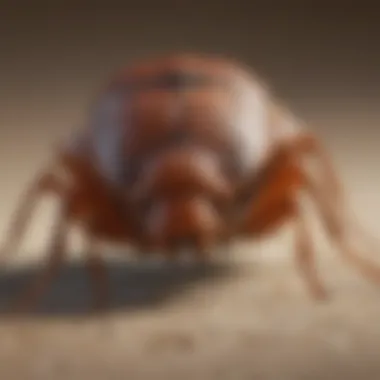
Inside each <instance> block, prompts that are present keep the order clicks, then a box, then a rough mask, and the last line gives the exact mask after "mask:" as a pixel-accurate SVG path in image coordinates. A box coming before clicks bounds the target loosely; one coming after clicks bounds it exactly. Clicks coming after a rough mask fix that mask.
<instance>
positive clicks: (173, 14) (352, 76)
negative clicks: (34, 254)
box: [0, 0, 380, 380]
mask: <svg viewBox="0 0 380 380" xmlns="http://www.w3.org/2000/svg"><path fill="white" fill-rule="evenodd" d="M7 3H8V4H7ZM339 3H340V4H341V5H338V4H339ZM378 15H379V11H378V9H377V7H376V5H375V2H372V4H371V3H370V2H365V1H361V2H346V3H344V2H327V1H325V2H324V1H311V0H310V1H305V0H304V1H282V2H280V1H278V2H275V1H272V2H271V1H261V2H260V1H253V0H252V1H245V2H243V1H230V2H218V1H216V0H214V1H198V2H195V1H194V2H191V1H160V2H147V1H144V0H141V1H138V2H137V1H135V2H133V1H131V2H125V3H124V4H123V5H121V4H119V5H116V4H112V3H111V2H104V3H103V5H102V6H98V5H96V4H95V3H91V2H88V3H87V4H86V3H84V2H82V3H80V2H69V1H67V2H65V3H63V2H62V3H59V2H50V3H48V2H46V3H43V2H30V3H24V4H23V5H19V3H15V2H13V3H11V2H7V1H3V2H2V3H1V5H0V52H1V54H0V158H1V159H0V176H1V198H0V210H1V218H0V223H1V225H0V227H1V230H0V231H1V232H2V233H5V231H6V226H7V223H8V221H9V217H10V215H11V212H12V211H13V209H14V207H15V206H16V202H17V200H18V197H19V195H20V194H21V191H22V189H23V186H25V185H26V184H27V183H28V181H30V180H31V178H32V176H33V173H34V172H35V171H36V170H38V168H39V167H40V166H41V165H42V164H43V163H44V162H45V160H47V159H48V158H49V155H50V154H51V152H52V144H53V143H54V142H55V141H56V139H57V138H61V137H62V136H66V135H67V134H68V132H69V131H71V130H75V129H76V128H77V127H78V126H80V124H81V122H82V121H83V120H84V117H85V116H86V113H85V112H86V110H87V106H88V105H89V103H90V101H91V100H92V97H93V96H94V94H95V92H96V91H97V90H98V89H99V88H100V87H101V86H103V85H104V84H105V83H106V82H107V80H108V79H109V77H110V76H111V75H112V74H113V73H114V71H115V70H117V69H119V68H120V67H122V66H124V65H126V64H128V63H129V62H131V61H134V60H136V59H140V58H143V57H149V56H150V55H155V54H157V53H159V54H162V53H164V52H173V51H177V50H179V51H191V52H197V51H199V52H206V53H207V52H211V53H220V54H223V55H229V56H232V57H235V58H238V59H240V60H241V61H243V62H245V63H247V64H249V65H251V66H252V68H253V69H254V70H255V71H256V72H258V73H259V74H260V75H261V76H262V77H263V78H264V79H265V80H266V81H267V82H268V83H269V84H270V86H271V87H272V89H273V91H274V93H275V94H276V95H277V96H278V97H280V98H281V99H283V100H284V101H285V102H286V103H287V104H288V105H289V107H290V108H291V109H292V110H293V112H294V113H296V114H297V115H298V116H300V117H301V118H303V119H304V120H306V121H307V122H309V123H310V127H311V128H312V129H313V130H315V131H316V132H317V133H318V134H319V135H320V136H321V137H322V138H323V139H324V141H325V143H326V145H327V146H328V148H329V149H330V151H331V155H332V157H333V158H334V160H335V162H336V166H337V168H338V170H339V173H340V174H341V177H342V179H343V181H344V182H345V185H346V187H347V193H348V195H349V197H350V199H351V201H352V207H353V208H354V210H355V212H356V214H357V216H358V217H359V218H360V220H361V221H362V222H363V224H365V225H366V226H367V229H368V230H369V231H371V232H372V233H373V234H374V235H378V234H379V233H380V226H379V217H378V215H379V212H380V207H379V204H378V194H379V191H380V181H379V179H378V160H379V152H378V150H379V149H378V144H379V141H380V129H379V128H378V124H379V121H380V108H379V101H380V70H379V65H380V49H379V36H380V23H379V18H378ZM43 226H44V224H43V223H38V224H37V225H36V228H37V230H38V231H39V232H36V234H37V235H33V236H39V235H38V233H42V232H44V227H43ZM3 231H4V232H3ZM276 236H277V235H276ZM32 240H33V242H31V244H32V243H33V244H37V245H39V244H40V240H39V239H34V238H33V239H32ZM265 244H266V243H265ZM276 244H277V245H276V248H272V249H275V250H276V252H277V250H278V248H279V247H280V248H281V250H283V251H284V252H285V253H284V255H283V256H284V262H283V263H281V265H280V264H277V263H273V262H272V263H269V264H267V266H265V265H264V264H262V266H261V267H260V269H255V270H257V271H258V273H257V274H256V275H255V276H252V275H250V276H247V277H244V276H242V277H238V278H235V279H234V280H228V281H227V282H222V283H220V284H219V285H218V286H216V285H212V286H211V285H209V287H206V286H203V287H200V288H199V290H198V291H194V292H195V293H194V292H193V293H191V294H190V295H187V296H184V298H180V299H179V300H177V301H176V302H174V301H173V303H170V304H169V306H165V307H164V306H161V307H160V308H158V310H157V308H156V309H155V311H152V310H151V311H149V312H148V311H144V312H143V311H141V312H139V313H135V314H132V315H129V314H128V315H124V314H122V313H121V314H120V315H119V314H118V315H117V316H115V315H113V316H109V317H103V318H100V317H99V318H98V319H96V318H95V319H93V318H92V319H91V320H88V319H85V320H81V321H80V322H78V321H76V322H73V321H72V320H71V319H68V318H66V317H62V318H61V319H58V320H55V322H54V323H53V322H51V323H48V324H47V323H45V322H41V320H39V319H37V320H35V319H31V320H26V322H25V320H23V322H20V321H14V320H10V321H9V320H7V321H4V322H2V321H1V322H0V332H1V334H2V335H0V336H1V337H2V338H1V340H2V344H1V349H0V377H1V378H3V377H4V379H5V378H12V379H14V380H16V379H34V378H36V379H37V378H38V379H44V378H46V379H59V378H66V379H67V378H70V379H76V378H78V379H87V378H94V379H97V378H99V379H100V378H107V379H119V378H121V377H122V376H124V377H123V378H125V376H127V375H128V376H130V378H133V379H140V378H141V379H145V378H147V379H148V378H150V377H149V376H151V375H152V374H153V371H156V374H155V378H165V379H171V378H173V379H174V378H176V379H177V378H178V377H179V376H181V377H182V378H184V379H185V378H188V379H212V378H218V379H236V380H238V379H239V380H240V379H252V378H260V379H279V380H285V379H292V380H295V379H339V378H345V379H359V378H361V379H363V380H364V379H374V380H375V379H378V378H379V376H380V364H377V363H376V355H377V356H378V352H379V350H380V327H379V325H378V321H379V317H380V307H379V302H380V299H379V293H378V290H377V289H374V288H373V287H372V286H371V285H369V286H368V285H367V283H366V282H365V281H363V279H362V278H361V277H358V278H357V277H356V275H355V274H353V273H351V272H349V271H348V272H345V271H344V270H343V269H342V268H341V263H340V262H338V263H335V264H331V265H330V261H328V265H326V267H325V269H324V270H321V272H322V273H323V276H325V277H326V278H327V279H330V280H329V281H330V283H329V286H331V287H332V288H333V289H334V290H333V300H331V302H329V303H328V304H327V305H322V306H321V305H316V304H314V303H313V302H311V301H310V300H309V299H308V298H307V296H305V293H304V289H303V288H302V286H303V282H302V281H299V280H298V277H297V273H298V272H296V270H295V269H294V266H293V262H292V260H291V259H292V257H291V256H290V255H291V252H292V251H291V245H289V244H288V245H286V249H285V248H283V247H284V245H283V242H282V241H281V243H280V242H276ZM269 245H270V244H269ZM322 246H323V244H322ZM324 248H325V247H324ZM262 249H263V251H261V252H264V253H265V252H267V251H266V250H268V252H269V250H270V247H268V246H267V245H265V246H264V247H262ZM248 252H251V251H248ZM375 253H376V254H378V253H377V252H375ZM379 253H380V251H379ZM262 256H264V257H265V254H262ZM332 256H334V257H335V255H332ZM375 256H376V255H375ZM276 257H277V256H276ZM328 260H330V257H329V259H328ZM331 260H332V258H331ZM0 282H1V281H0ZM210 297H211V298H210ZM210 299H211V300H212V301H210ZM206 300H207V301H206ZM163 337H164V338H163ZM150 340H154V341H155V342H156V343H155V344H153V343H152V344H150V343H149V344H148V343H147V342H150ZM157 341H158V343H157ZM148 346H149V347H150V348H149V349H148V348H147V347H148ZM152 347H153V348H152ZM154 347H155V348H154ZM157 347H158V348H157ZM168 347H169V348H168ZM78 350H80V351H78ZM78 352H80V354H79V355H78ZM20 363H22V364H20ZM254 376H256V377H254Z"/></svg>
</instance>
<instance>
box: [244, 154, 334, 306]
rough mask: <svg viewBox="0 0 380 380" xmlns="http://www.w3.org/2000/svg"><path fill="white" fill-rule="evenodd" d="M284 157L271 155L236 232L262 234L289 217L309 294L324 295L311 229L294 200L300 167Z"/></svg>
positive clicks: (300, 181) (296, 201)
mask: <svg viewBox="0 0 380 380" xmlns="http://www.w3.org/2000/svg"><path fill="white" fill-rule="evenodd" d="M285 158H286V157H285V156H283V155H279V156H277V157H275V158H274V159H273V162H272V163H271V166H270V168H271V169H269V170H268V171H266V173H265V177H264V181H263V182H261V181H260V180H259V181H258V182H261V183H260V186H259V188H258V189H257V191H256V192H254V195H253V196H252V198H251V200H250V201H249V202H248V207H247V208H246V210H245V211H246V212H245V218H243V224H242V225H241V227H240V232H241V233H243V234H245V235H247V236H251V237H255V236H263V235H264V234H267V233H273V232H275V230H276V229H277V228H279V227H280V226H281V225H282V224H283V223H285V222H289V221H290V220H291V219H293V220H294V222H295V227H296V231H295V232H296V235H295V245H296V247H295V260H296V262H297V264H298V268H299V269H300V271H301V273H302V275H303V278H304V279H305V281H306V283H307V285H308V288H309V291H310V293H311V294H312V296H313V297H314V298H317V299H322V298H325V297H326V296H327V291H326V290H325V287H324V285H323V284H322V282H321V280H320V279H319V276H318V273H317V269H316V264H315V252H314V244H313V242H312V239H311V233H310V231H309V228H308V226H307V223H306V220H305V217H304V214H303V210H302V209H301V207H299V205H298V200H297V195H298V192H297V191H298V189H300V188H302V185H303V182H302V171H301V169H300V168H299V167H298V166H297V165H296V164H294V163H293V162H292V161H291V160H286V159H285ZM272 164H273V165H272Z"/></svg>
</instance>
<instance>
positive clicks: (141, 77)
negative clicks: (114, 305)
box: [5, 54, 380, 307]
mask: <svg viewBox="0 0 380 380" xmlns="http://www.w3.org/2000/svg"><path fill="white" fill-rule="evenodd" d="M307 157H314V158H316V160H317V163H318V165H319V168H320V169H321V170H320V174H319V176H313V175H311V172H310V171H309V169H307V167H306V165H305V163H304V162H303V158H307ZM314 177H316V178H314ZM317 177H318V178H317ZM301 191H303V192H305V193H308V194H309V195H310V196H311V198H312V199H313V200H314V202H315V204H316V206H317V208H318V209H319V211H320V215H321V218H322V221H323V224H324V226H325V227H326V230H327V232H328V234H329V235H330V237H331V238H332V239H333V241H334V242H335V243H336V244H337V245H338V248H339V251H340V252H341V253H342V254H343V257H345V258H346V259H348V260H349V261H350V262H351V263H352V264H354V265H355V266H356V267H357V268H358V269H360V270H361V272H362V273H363V274H365V275H367V276H369V277H370V278H372V279H373V280H375V281H377V282H379V280H380V269H379V268H378V267H376V266H375V265H374V264H373V263H370V262H368V261H366V260H365V259H364V258H361V256H359V255H357V254H356V252H355V251H354V250H353V249H352V248H351V246H350V245H348V240H347V238H348V236H347V234H348V233H350V232H349V227H350V225H349V224H348V222H349V220H348V219H347V217H346V216H345V215H344V214H343V213H342V212H341V211H342V207H343V206H344V204H343V203H344V202H343V195H342V190H341V187H340V184H339V182H338V180H337V178H336V175H335V173H334V170H333V168H332V165H331V163H330V159H329V155H328V154H327V153H325V151H324V149H323V147H322V145H321V144H320V140H319V139H318V138H317V137H315V135H314V134H313V133H311V132H310V131H308V130H307V129H306V127H305V126H304V125H303V123H301V122H300V121H299V120H297V119H296V118H295V117H294V116H293V115H292V114H291V113H289V112H288V111H287V110H286V109H285V108H282V107H280V105H279V103H278V102H277V101H276V100H275V99H274V98H273V96H272V95H271V94H270V92H269V91H268V90H267V88H266V86H265V85H264V84H263V83H261V81H260V80H259V79H258V78H257V77H255V76H254V75H253V74H252V73H251V72H250V71H249V70H248V69H246V68H245V67H243V66H241V65H240V64H237V63H235V62H232V61H229V60H226V59H221V58H216V57H210V56H207V57H206V56H196V55H186V54H185V55H173V56H168V57H162V58H157V59H152V60H148V61H146V62H140V63H138V64H135V65H131V66H130V67H128V68H127V69H125V70H123V71H122V72H120V73H119V75H117V76H116V77H115V78H114V79H113V80H112V81H111V82H110V84H109V85H108V86H107V87H106V88H105V89H104V91H102V92H101V94H100V96H99V97H98V98H97V99H96V101H95V104H94V106H93V109H92V110H91V112H90V117H89V120H88V125H87V127H86V128H84V130H83V131H80V134H79V137H77V138H75V139H74V140H73V141H72V142H70V144H68V145H64V146H63V147H61V149H60V150H59V151H58V152H57V155H56V157H55V159H54V160H53V163H52V165H51V167H50V168H49V169H48V170H46V171H44V172H43V173H42V175H41V176H40V177H38V178H37V179H36V181H35V182H34V185H33V186H32V187H31V189H29V191H28V193H27V194H26V196H25V198H24V200H23V203H22V205H21V207H20V209H19V211H18V212H17V213H16V217H15V221H14V222H13V223H12V227H11V231H10V235H9V240H8V241H7V244H6V248H5V251H6V252H12V251H13V250H14V249H15V248H16V243H17V242H18V241H19V240H20V237H21V234H22V232H23V230H24V227H25V225H26V222H27V220H28V217H29V214H30V212H31V209H32V206H33V205H34V203H35V201H36V199H37V197H38V196H40V195H41V194H43V193H45V192H53V193H55V194H57V195H58V196H59V198H60V200H61V202H60V205H61V207H60V215H59V216H58V219H57V222H58V223H57V225H56V227H55V230H54V237H53V246H52V247H51V251H50V253H49V265H48V266H47V269H46V270H45V271H44V272H43V274H42V275H41V276H40V277H39V278H37V280H36V283H34V284H32V285H31V286H30V287H29V288H28V290H27V291H26V293H25V294H23V296H22V297H21V299H20V300H19V301H18V303H17V305H18V306H22V307H26V306H31V305H33V304H34V303H35V302H36V301H37V299H38V298H39V297H40V296H41V295H42V294H43V292H44V291H45V290H46V289H47V287H48V285H49V283H50V281H51V280H52V279H53V278H54V276H55V275H56V272H57V271H58V269H59V268H60V267H61V265H62V262H63V259H64V257H65V240H66V238H67V228H68V225H69V224H70V223H74V222H75V223H80V224H81V226H82V229H83V232H84V233H85V234H86V236H87V242H88V254H89V256H88V263H89V269H90V272H89V273H90V274H91V278H92V279H93V284H94V286H95V288H94V290H95V293H94V294H95V296H96V299H95V301H96V305H97V306H104V305H105V304H106V302H107V292H108V291H107V286H106V284H107V279H106V274H105V273H106V272H105V267H104V264H103V262H102V261H101V260H100V258H99V256H98V255H97V249H96V243H97V242H99V241H101V240H106V241H109V242H118V243H120V242H124V243H126V244H129V245H131V246H133V247H135V248H136V249H137V250H138V251H139V252H144V251H145V252H150V251H153V250H157V249H159V250H161V251H162V252H163V253H164V254H165V255H167V257H170V258H175V257H176V256H177V254H178V249H179V248H181V246H182V245H183V244H184V243H187V244H190V245H192V246H193V248H195V250H194V252H195V254H196V255H197V257H199V258H200V259H202V258H207V257H208V254H209V253H210V251H211V250H212V249H213V248H215V247H216V246H217V245H219V244H223V243H224V242H227V241H228V240H229V239H231V238H239V237H250V238H256V237H259V236H263V235H264V234H266V233H269V232H271V233H272V232H274V231H275V230H276V228H278V227H279V226H280V225H282V224H283V223H284V222H288V221H290V220H292V221H294V223H295V227H296V247H295V255H296V261H297V263H298V264H299V269H300V270H301V272H302V274H303V275H304V277H305V279H306V281H307V284H308V286H309V289H310V291H311V293H312V294H313V295H314V296H315V297H318V298H323V297H325V296H326V290H325V288H324V286H323V285H322V283H321V281H320V280H319V276H318V275H317V272H316V269H315V265H314V252H313V244H312V242H311V240H310V234H309V231H308V228H307V223H305V215H304V211H303V209H302V207H300V201H299V199H300V198H299V193H300V192H301ZM139 254H140V253H139Z"/></svg>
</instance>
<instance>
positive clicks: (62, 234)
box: [11, 204, 68, 312]
mask: <svg viewBox="0 0 380 380" xmlns="http://www.w3.org/2000/svg"><path fill="white" fill-rule="evenodd" d="M67 227H68V210H67V207H66V204H63V205H62V207H61V209H60V213H59V215H58V220H57V225H56V226H55V229H54V234H53V239H52V245H51V248H50V250H49V258H48V263H47V266H46V267H45V269H44V270H43V272H42V273H41V274H40V275H38V276H37V278H36V279H35V280H34V282H33V283H31V284H30V285H29V286H28V288H27V289H26V291H25V292H23V293H22V294H21V296H20V297H18V298H17V299H16V301H15V302H14V303H13V304H12V306H11V309H12V310H13V311H17V312H20V311H27V310H28V309H31V308H33V307H34V306H35V305H36V304H37V303H38V302H39V300H40V299H41V298H42V297H43V296H44V294H45V293H46V291H47V290H48V288H49V286H50V285H51V282H52V281H53V280H54V279H55V277H56V276H57V275H58V272H59V270H60V269H61V268H62V264H63V261H64V255H65V243H66V235H67Z"/></svg>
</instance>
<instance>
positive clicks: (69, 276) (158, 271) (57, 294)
mask: <svg viewBox="0 0 380 380" xmlns="http://www.w3.org/2000/svg"><path fill="white" fill-rule="evenodd" d="M106 264H107V272H108V277H109V282H110V304H109V306H108V307H107V308H106V310H105V311H106V312H112V311H116V310H123V311H137V310H141V309H146V308H152V307H155V306H158V305H160V304H163V303H165V302H169V301H170V300H173V299H174V298H176V297H180V296H181V295H183V294H184V293H185V292H187V291H190V290H191V289H193V288H194V286H205V285H206V284H207V283H210V282H213V281H215V280H216V281H219V280H222V279H225V278H227V277H229V276H231V275H233V273H234V272H235V271H236V268H234V267H231V265H227V264H226V263H208V264H185V263H183V264H182V263H181V264H179V263H178V264H173V263H170V264H169V263H159V264H158V263H155V262H153V261H146V262H145V261H144V262H125V261H122V262H120V261H108V262H107V263H106ZM41 270H43V268H41V266H38V265H33V266H30V267H26V268H22V269H13V270H5V269H2V270H0V308H1V309H0V313H1V315H2V316H6V315H9V313H10V312H9V311H7V310H8V307H9V303H10V302H12V300H14V297H15V296H17V295H18V294H19V293H20V292H23V290H25V287H27V286H28V284H29V283H30V282H33V279H34V278H36V276H38V275H39V274H40V273H41ZM91 302H92V288H91V283H90V281H89V277H88V274H87V272H86V267H85V264H84V263H81V262H78V263H68V264H67V265H65V266H64V267H63V268H62V270H61V272H60V274H59V276H58V277H57V278H56V279H55V280H54V281H53V283H52V285H51V287H50V288H49V291H48V292H47V294H46V295H45V296H44V298H43V299H42V300H41V302H39V304H38V306H37V307H36V308H35V309H34V310H33V311H28V312H27V313H24V312H23V313H22V314H20V315H35V316H38V315H49V316H62V315H77V314H79V315H81V314H87V313H89V312H90V311H91ZM14 314H15V313H14V312H12V313H11V315H14Z"/></svg>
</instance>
